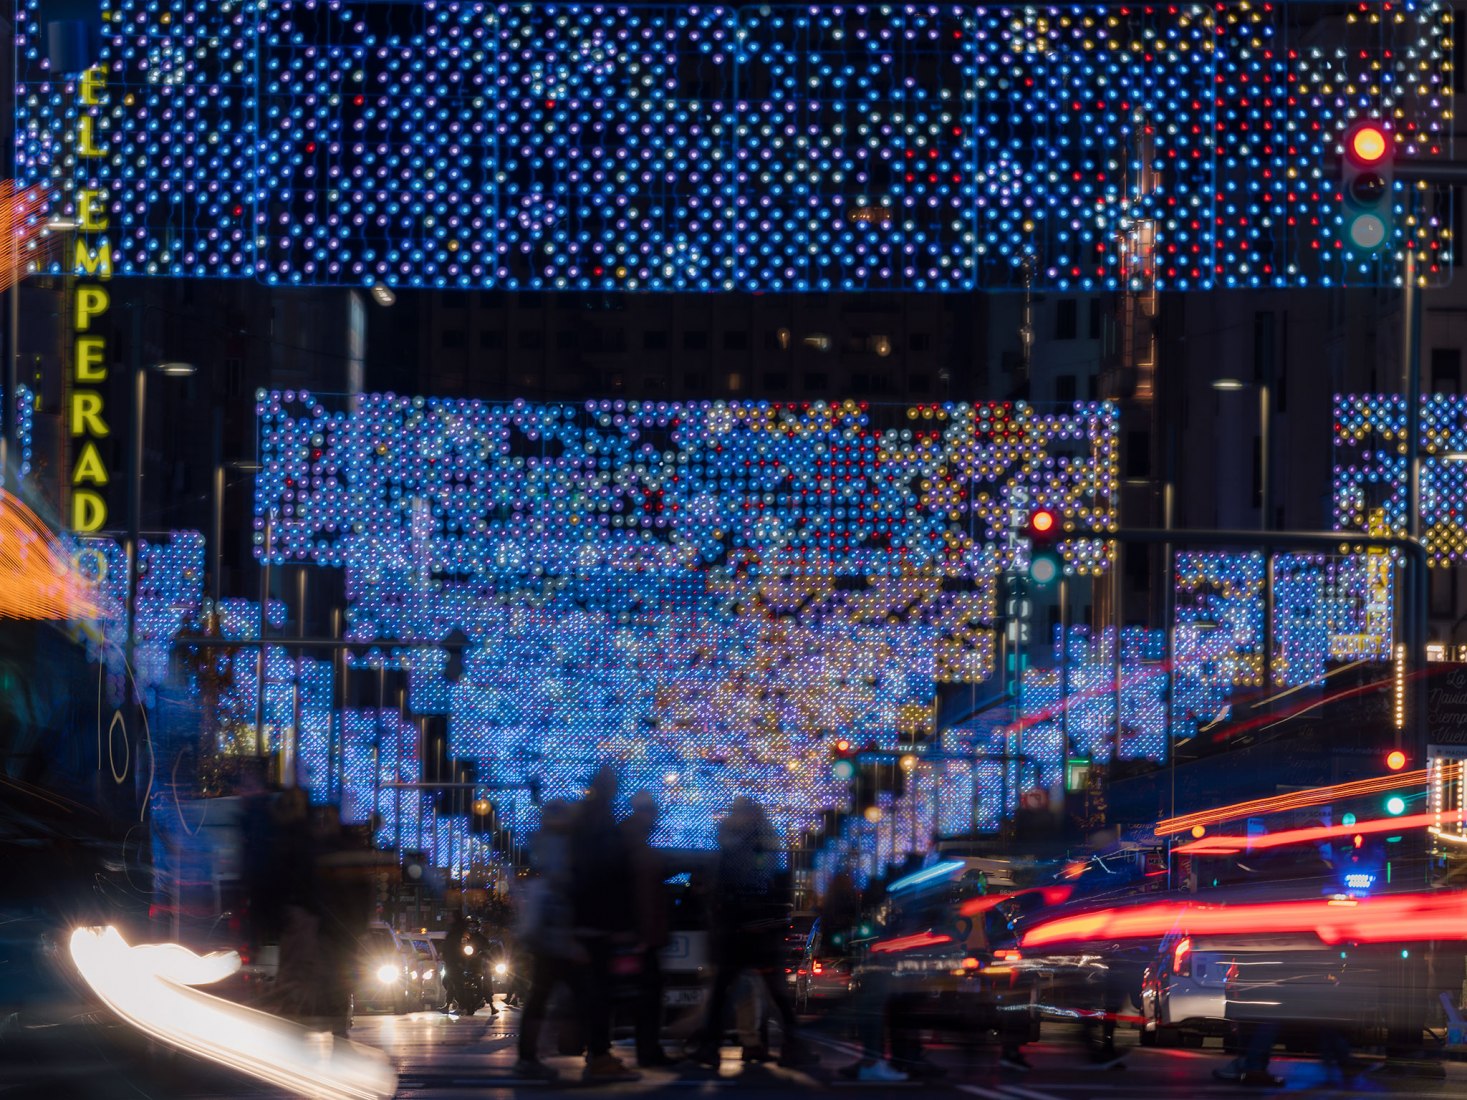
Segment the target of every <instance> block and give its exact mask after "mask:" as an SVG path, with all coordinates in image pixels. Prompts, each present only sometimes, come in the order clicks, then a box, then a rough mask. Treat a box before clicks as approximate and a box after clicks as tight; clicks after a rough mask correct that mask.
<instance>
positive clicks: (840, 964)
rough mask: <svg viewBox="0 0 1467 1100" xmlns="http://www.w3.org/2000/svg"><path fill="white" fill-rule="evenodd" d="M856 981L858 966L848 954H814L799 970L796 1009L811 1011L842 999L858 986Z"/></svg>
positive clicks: (802, 962)
mask: <svg viewBox="0 0 1467 1100" xmlns="http://www.w3.org/2000/svg"><path fill="white" fill-rule="evenodd" d="M855 981H856V979H855V967H854V964H853V963H852V961H851V959H850V958H849V957H846V956H842V955H829V956H825V957H820V956H818V955H814V954H812V955H811V956H810V957H809V958H807V959H804V960H802V961H801V963H800V968H799V970H798V972H797V974H796V982H795V1009H796V1011H799V1012H809V1011H810V1010H811V1009H813V1008H816V1007H818V1006H822V1005H830V1004H834V1003H835V1002H837V1001H840V1000H843V999H844V998H845V997H847V996H849V995H850V993H851V992H852V990H853V989H854V988H855Z"/></svg>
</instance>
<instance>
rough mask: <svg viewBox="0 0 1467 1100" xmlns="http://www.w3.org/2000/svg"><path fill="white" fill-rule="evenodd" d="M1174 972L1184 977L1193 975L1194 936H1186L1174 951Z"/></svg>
mask: <svg viewBox="0 0 1467 1100" xmlns="http://www.w3.org/2000/svg"><path fill="white" fill-rule="evenodd" d="M1172 973H1173V974H1177V975H1180V976H1181V977H1183V978H1190V977H1191V976H1192V938H1191V937H1190V936H1184V937H1183V938H1182V940H1181V941H1180V942H1179V943H1178V944H1177V946H1176V949H1175V950H1174V951H1173V952H1172Z"/></svg>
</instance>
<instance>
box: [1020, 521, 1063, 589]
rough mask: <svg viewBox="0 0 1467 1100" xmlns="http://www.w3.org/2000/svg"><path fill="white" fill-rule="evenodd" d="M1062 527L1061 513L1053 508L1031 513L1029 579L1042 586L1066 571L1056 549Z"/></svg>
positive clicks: (1053, 580) (1050, 582) (1051, 582)
mask: <svg viewBox="0 0 1467 1100" xmlns="http://www.w3.org/2000/svg"><path fill="white" fill-rule="evenodd" d="M1060 529H1061V528H1060V519H1059V513H1057V512H1055V511H1054V510H1053V509H1052V508H1036V509H1034V511H1032V512H1030V513H1029V528H1028V534H1029V579H1030V580H1031V581H1033V582H1034V583H1035V584H1037V585H1039V586H1040V587H1043V586H1045V585H1048V584H1053V583H1054V582H1055V581H1056V580H1058V579H1059V575H1060V573H1061V572H1063V571H1064V564H1065V563H1064V559H1063V558H1061V557H1060V554H1059V551H1058V550H1056V549H1055V543H1056V542H1057V541H1058V539H1059V535H1060Z"/></svg>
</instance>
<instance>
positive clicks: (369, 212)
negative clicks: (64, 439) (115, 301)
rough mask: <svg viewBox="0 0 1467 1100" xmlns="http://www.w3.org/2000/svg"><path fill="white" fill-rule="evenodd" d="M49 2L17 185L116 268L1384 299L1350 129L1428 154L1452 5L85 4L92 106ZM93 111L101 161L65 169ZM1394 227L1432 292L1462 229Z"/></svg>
mask: <svg viewBox="0 0 1467 1100" xmlns="http://www.w3.org/2000/svg"><path fill="white" fill-rule="evenodd" d="M40 10H41V8H40V0H25V2H24V8H23V12H22V18H21V20H20V23H19V30H18V33H17V47H18V49H17V57H18V68H17V72H18V85H17V95H16V141H17V150H16V151H17V164H18V168H17V174H18V175H21V176H23V177H24V178H25V180H26V181H27V182H39V183H42V184H45V185H46V186H48V187H49V188H51V190H52V213H53V214H55V213H58V212H59V213H75V209H74V207H75V196H76V195H77V193H78V192H80V191H83V190H90V191H103V192H105V194H106V196H107V205H108V210H109V226H110V233H111V237H110V242H111V247H112V249H113V258H114V261H115V265H116V271H117V273H118V274H121V275H171V276H192V277H205V276H219V277H235V278H238V277H255V278H258V279H261V280H264V281H266V282H270V283H281V284H287V285H290V284H318V285H326V284H329V285H370V284H374V283H379V282H380V283H385V284H389V285H394V286H421V287H442V288H453V287H462V288H468V287H478V288H489V287H500V288H507V289H624V290H643V291H663V290H709V291H712V290H747V291H780V290H786V291H820V290H832V289H840V290H911V291H957V290H969V289H974V288H987V289H1003V288H1016V287H1022V286H1030V287H1035V288H1044V287H1049V288H1056V289H1080V290H1099V289H1124V288H1132V289H1139V288H1142V287H1150V286H1155V287H1157V288H1161V289H1176V290H1200V289H1209V288H1214V287H1230V286H1247V287H1251V286H1314V285H1370V284H1380V283H1385V282H1390V281H1392V280H1393V279H1394V278H1395V277H1396V274H1397V267H1398V265H1397V264H1396V263H1395V259H1394V256H1395V254H1396V253H1397V252H1398V251H1399V249H1400V247H1402V246H1403V245H1404V240H1405V239H1404V237H1403V234H1404V232H1405V226H1406V224H1407V218H1406V217H1405V216H1404V214H1405V211H1404V210H1402V211H1401V213H1402V215H1403V216H1401V217H1399V218H1397V219H1396V223H1395V225H1394V226H1393V227H1391V231H1392V233H1393V247H1390V248H1386V249H1383V250H1381V251H1380V252H1379V253H1377V254H1375V255H1366V256H1360V255H1355V254H1352V253H1351V252H1349V251H1348V250H1347V249H1346V248H1345V247H1344V245H1343V242H1342V240H1341V233H1340V227H1341V221H1342V210H1341V203H1340V196H1339V183H1338V180H1337V179H1336V178H1335V175H1336V174H1335V171H1334V167H1333V166H1334V163H1335V158H1336V156H1337V155H1338V152H1339V148H1340V142H1341V138H1342V135H1343V133H1344V131H1345V130H1346V128H1347V127H1348V126H1349V125H1350V123H1351V121H1352V120H1353V119H1354V118H1356V117H1360V116H1367V117H1378V118H1381V119H1387V120H1390V121H1391V123H1392V125H1393V126H1395V127H1396V129H1395V132H1394V136H1395V140H1396V149H1395V152H1396V153H1397V154H1398V155H1400V156H1402V157H1407V156H1428V157H1429V156H1433V155H1439V154H1442V153H1443V152H1444V151H1445V150H1444V149H1443V148H1442V144H1441V143H1442V142H1444V141H1446V140H1447V138H1446V135H1447V133H1448V122H1447V120H1448V119H1449V118H1450V106H1451V103H1450V97H1451V82H1450V80H1446V79H1444V75H1443V73H1444V68H1445V64H1444V62H1445V59H1446V58H1448V57H1450V56H1451V50H1450V48H1449V42H1450V35H1451V28H1450V20H1451V10H1450V5H1448V4H1446V3H1444V2H1440V0H1404V2H1384V0H1379V2H1377V0H1368V2H1359V0H1353V2H1350V3H1327V2H1318V3H1316V2H1296V3H1287V2H1276V3H1272V4H1259V3H1254V4H1215V3H1184V4H1169V5H1134V6H1130V7H1120V6H1116V5H1112V4H1105V3H1088V4H1073V5H1066V6H1048V5H1012V6H1004V7H987V6H984V7H975V6H970V5H956V4H947V5H939V4H901V5H899V4H866V5H821V6H800V7H795V6H780V5H771V6H760V7H757V8H756V7H753V6H749V7H743V8H739V9H737V10H735V9H731V8H725V7H719V6H716V5H712V6H706V7H704V6H692V7H672V6H665V7H643V6H640V5H639V6H635V7H632V6H621V5H614V4H605V5H603V4H539V3H536V4H528V3H526V4H502V5H493V4H487V3H482V2H478V0H430V2H427V3H419V2H416V0H414V2H407V0H388V2H374V3H365V4H355V5H353V4H346V3H342V2H341V0H294V2H286V0H168V2H166V3H158V2H157V0H146V2H145V0H108V3H107V5H106V8H105V12H104V14H105V22H104V28H105V33H104V39H105V47H104V53H103V57H102V60H101V65H102V66H103V68H104V69H105V74H106V87H105V91H104V93H103V94H102V97H101V102H100V103H99V104H98V105H96V106H87V105H84V104H82V103H80V101H79V97H78V95H77V88H76V80H75V78H74V76H72V75H68V74H58V73H52V72H51V71H49V68H48V64H47V59H46V57H45V51H44V48H43V47H44V43H45V41H46V35H45V28H44V27H42V26H40V25H39V19H40V14H39V13H40ZM1447 75H1448V76H1449V75H1450V74H1447ZM83 122H85V126H86V132H87V133H88V134H90V135H91V144H92V145H93V146H94V147H95V148H96V149H98V150H103V151H105V152H103V153H102V155H98V156H73V155H70V154H68V152H67V148H68V147H67V135H68V134H71V133H73V132H76V131H77V129H78V126H79V125H80V124H81V123H83ZM1407 195H1408V193H1407V192H1405V191H1401V192H1400V193H1399V201H1400V202H1401V203H1404V202H1406V201H1407ZM1415 213H1416V214H1417V222H1418V224H1417V228H1416V229H1415V230H1414V232H1416V233H1417V234H1418V235H1417V237H1416V238H1415V243H1416V245H1417V247H1418V248H1419V249H1420V250H1421V251H1422V252H1423V253H1424V254H1425V255H1426V256H1427V257H1428V259H1427V260H1426V262H1425V263H1424V264H1423V265H1422V269H1421V270H1422V272H1423V275H1425V276H1426V277H1427V278H1432V277H1434V276H1435V275H1436V274H1437V273H1438V272H1439V271H1440V270H1441V268H1442V265H1444V264H1445V263H1446V262H1447V260H1446V256H1447V253H1446V249H1447V247H1448V245H1449V243H1450V242H1449V238H1448V233H1447V230H1446V229H1444V228H1443V227H1444V226H1447V225H1449V224H1450V218H1449V215H1448V214H1447V213H1446V212H1444V211H1438V210H1435V209H1430V208H1428V209H1425V210H1418V211H1416V212H1415Z"/></svg>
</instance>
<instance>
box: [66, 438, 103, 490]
mask: <svg viewBox="0 0 1467 1100" xmlns="http://www.w3.org/2000/svg"><path fill="white" fill-rule="evenodd" d="M87 482H91V483H92V484H93V485H106V484H107V482H108V477H107V467H106V466H103V465H102V455H101V453H100V452H98V450H97V445H96V444H95V443H93V442H92V441H91V440H90V439H89V440H87V441H86V443H84V444H83V445H82V451H81V455H80V456H79V457H78V458H77V460H76V466H75V467H74V468H73V469H72V471H71V483H72V484H73V485H83V484H85V483H87Z"/></svg>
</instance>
